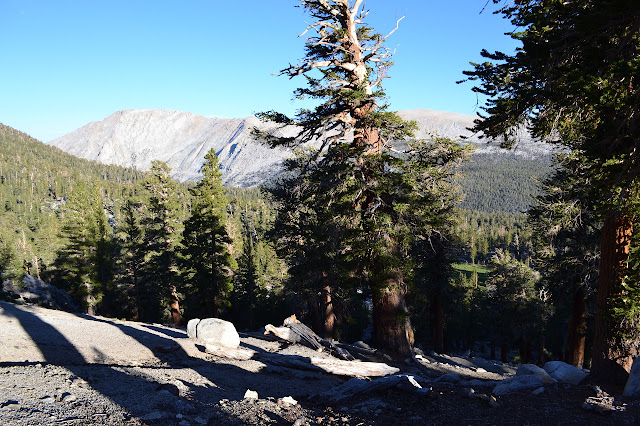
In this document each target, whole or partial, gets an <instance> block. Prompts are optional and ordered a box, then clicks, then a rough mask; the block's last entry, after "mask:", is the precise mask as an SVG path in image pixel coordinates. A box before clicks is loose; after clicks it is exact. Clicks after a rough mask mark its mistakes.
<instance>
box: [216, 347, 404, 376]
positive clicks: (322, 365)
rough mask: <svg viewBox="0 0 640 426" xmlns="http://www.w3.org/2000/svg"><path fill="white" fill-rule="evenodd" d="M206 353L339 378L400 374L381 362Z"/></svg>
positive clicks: (225, 351) (246, 352)
mask: <svg viewBox="0 0 640 426" xmlns="http://www.w3.org/2000/svg"><path fill="white" fill-rule="evenodd" d="M205 348H206V349H205V351H206V352H207V353H209V354H212V355H215V356H219V357H221V358H227V359H234V360H240V361H248V360H250V359H254V360H259V361H263V362H265V363H268V364H272V365H276V366H280V367H287V368H293V369H298V370H308V371H317V372H323V373H329V374H335V375H338V376H350V377H381V376H387V375H389V374H395V373H398V372H399V371H400V370H399V369H397V368H395V367H391V366H389V365H387V364H383V363H379V362H359V361H343V360H338V359H324V358H309V357H303V356H298V355H282V354H276V353H271V352H257V351H254V350H251V349H244V348H235V349H233V348H226V347H222V346H215V345H209V344H208V345H206V346H205Z"/></svg>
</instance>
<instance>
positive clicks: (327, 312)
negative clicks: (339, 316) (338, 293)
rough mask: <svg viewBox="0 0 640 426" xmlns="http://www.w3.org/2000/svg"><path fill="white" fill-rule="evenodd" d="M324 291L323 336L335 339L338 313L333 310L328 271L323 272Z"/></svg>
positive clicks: (322, 301) (322, 298) (322, 293)
mask: <svg viewBox="0 0 640 426" xmlns="http://www.w3.org/2000/svg"><path fill="white" fill-rule="evenodd" d="M322 281H323V285H322V291H321V304H322V305H321V306H322V319H323V324H322V325H323V326H322V337H323V338H324V339H327V340H333V331H334V326H335V322H336V315H335V312H334V310H333V300H332V298H331V290H332V289H331V284H330V283H329V275H328V274H327V273H326V272H323V273H322Z"/></svg>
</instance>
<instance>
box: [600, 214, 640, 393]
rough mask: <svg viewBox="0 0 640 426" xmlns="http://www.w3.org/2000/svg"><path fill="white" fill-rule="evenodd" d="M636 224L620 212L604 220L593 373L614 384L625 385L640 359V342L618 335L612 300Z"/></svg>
mask: <svg viewBox="0 0 640 426" xmlns="http://www.w3.org/2000/svg"><path fill="white" fill-rule="evenodd" d="M632 234H633V222H632V220H631V218H630V217H628V216H626V215H624V214H622V213H621V212H617V211H614V212H610V213H609V214H607V216H606V217H605V220H604V225H603V228H602V242H601V246H600V253H601V254H600V274H599V276H598V294H597V298H596V302H597V310H596V320H595V336H594V343H593V361H592V366H591V373H592V374H593V375H594V376H596V377H599V378H603V379H606V380H608V381H611V382H614V383H620V384H624V383H625V382H626V380H627V378H628V376H629V371H630V370H631V364H632V363H633V358H634V357H635V356H637V355H638V342H637V341H635V342H634V341H629V340H628V339H625V338H624V337H622V336H621V335H620V333H619V331H620V324H617V323H615V322H614V321H612V318H611V312H610V308H611V303H610V302H611V298H612V297H615V296H617V295H619V294H620V291H621V289H620V284H621V282H622V279H623V277H624V274H625V270H626V263H625V262H626V260H627V258H628V257H629V246H630V244H631V237H632Z"/></svg>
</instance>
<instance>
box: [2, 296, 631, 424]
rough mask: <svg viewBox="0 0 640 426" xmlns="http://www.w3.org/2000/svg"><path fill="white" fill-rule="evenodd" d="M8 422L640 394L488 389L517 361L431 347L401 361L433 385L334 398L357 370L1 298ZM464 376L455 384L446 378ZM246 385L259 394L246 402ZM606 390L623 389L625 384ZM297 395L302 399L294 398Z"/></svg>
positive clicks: (250, 414) (618, 414)
mask: <svg viewBox="0 0 640 426" xmlns="http://www.w3.org/2000/svg"><path fill="white" fill-rule="evenodd" d="M0 336H1V337H0V424H3V425H36V424H37V425H39V424H55V425H87V424H96V425H99V424H112V425H120V424H129V425H143V424H149V425H155V424H158V425H160V424H162V425H172V424H175V425H180V426H188V425H198V424H202V425H207V424H208V425H236V424H255V425H258V424H260V425H262V424H264V425H267V424H278V425H280V424H282V425H284V424H295V425H297V426H300V425H305V424H330V425H337V424H353V425H358V424H365V425H366V424H378V425H388V424H416V425H423V424H585V423H587V424H616V425H617V424H634V423H637V422H639V421H640V402H639V401H637V400H632V399H623V398H620V397H616V404H617V407H618V408H619V410H616V411H615V412H613V413H612V414H609V415H602V414H598V413H595V412H592V411H586V410H584V409H583V408H582V403H583V402H584V400H585V398H587V397H589V396H594V394H593V391H592V389H591V388H590V387H589V385H590V383H589V382H588V383H584V384H581V385H580V386H575V387H569V386H565V385H560V384H553V385H548V386H546V387H545V389H544V392H543V393H542V394H540V395H533V394H532V393H531V390H525V391H518V392H514V393H512V394H509V395H505V396H502V397H499V398H498V399H497V404H494V406H493V407H492V406H490V405H489V404H488V403H487V401H485V400H483V399H480V398H476V397H470V396H469V393H470V389H471V388H473V389H474V391H475V393H476V395H477V394H482V393H484V394H486V395H488V394H490V393H491V390H492V388H493V386H494V385H495V383H496V382H497V381H499V380H502V379H504V378H506V377H510V376H511V375H512V374H513V372H514V371H515V368H514V367H513V366H509V365H502V364H500V363H497V362H491V361H486V360H482V359H473V358H466V357H454V356H446V355H440V356H435V355H433V354H432V355H430V356H429V355H425V356H424V365H423V366H422V367H418V366H417V365H415V364H402V365H396V366H397V367H399V368H401V370H402V372H403V373H406V374H411V375H414V377H416V380H417V381H418V382H419V383H420V384H421V385H422V386H423V387H424V388H426V389H429V388H430V389H431V390H430V391H429V392H425V393H422V394H417V393H415V392H407V391H404V390H402V389H398V388H392V389H383V390H380V391H376V392H371V393H367V394H364V395H357V396H354V397H351V398H346V399H344V400H341V401H339V402H337V403H334V404H329V403H327V402H326V401H325V400H323V399H322V398H320V397H318V396H317V395H319V394H321V393H323V392H331V391H332V389H335V388H336V387H338V386H340V385H341V384H343V383H345V382H346V381H347V380H348V379H349V378H347V377H339V376H334V375H331V374H326V373H319V372H314V371H303V370H297V369H291V368H285V367H279V366H275V365H269V364H268V363H265V362H261V361H259V360H248V361H233V360H228V359H225V358H219V357H215V356H213V355H210V354H207V353H205V352H204V348H203V347H202V346H201V345H200V344H199V343H198V342H197V341H194V340H191V339H189V338H188V337H187V336H186V333H185V332H184V330H180V329H174V328H169V327H165V326H162V325H158V324H143V323H135V322H128V321H117V320H112V319H108V318H102V317H92V316H87V315H74V314H70V313H66V312H61V311H54V310H47V309H42V308H38V307H34V306H19V305H14V304H10V303H5V302H0ZM241 346H242V347H245V348H249V349H253V350H257V351H264V352H272V353H278V354H282V355H283V356H284V355H298V356H302V357H312V356H313V357H318V356H323V357H327V358H329V357H330V355H328V354H319V353H317V352H315V351H312V350H311V349H308V348H305V347H303V346H300V345H288V344H286V343H284V342H280V341H278V340H275V339H271V338H267V337H263V336H262V335H261V334H259V333H255V334H253V333H251V334H241ZM447 373H455V374H456V375H458V376H459V377H460V378H461V381H459V382H456V383H447V382H446V381H441V380H439V379H438V378H439V377H441V376H442V375H443V374H447ZM247 390H253V391H256V392H257V394H258V399H247V398H245V392H246V391H247ZM605 390H606V391H608V392H609V393H611V394H612V395H619V394H620V393H621V389H618V388H612V387H608V388H605ZM284 397H292V398H293V399H294V400H295V401H296V402H297V403H293V404H291V403H287V402H286V400H283V398H284Z"/></svg>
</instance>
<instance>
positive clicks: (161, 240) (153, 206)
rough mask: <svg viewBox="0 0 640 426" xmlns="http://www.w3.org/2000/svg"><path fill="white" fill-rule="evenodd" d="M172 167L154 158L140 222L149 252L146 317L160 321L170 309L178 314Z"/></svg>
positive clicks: (176, 214) (177, 221) (178, 223)
mask: <svg viewBox="0 0 640 426" xmlns="http://www.w3.org/2000/svg"><path fill="white" fill-rule="evenodd" d="M170 172H171V169H170V168H169V166H168V165H167V164H166V163H164V162H162V161H153V162H152V163H151V170H150V171H149V175H148V178H147V180H146V181H145V183H144V186H145V188H146V191H147V197H148V198H147V200H146V201H145V203H144V208H143V210H142V219H141V221H140V224H141V226H142V227H143V228H144V239H143V241H144V245H145V248H146V255H145V259H144V262H143V274H142V275H143V281H142V282H141V285H140V287H141V288H142V289H143V290H142V291H143V294H144V296H143V299H144V301H145V303H146V304H147V305H146V306H145V307H144V309H143V313H144V316H143V317H142V318H141V319H142V320H143V321H160V320H162V319H163V318H166V317H167V316H169V315H165V314H164V311H165V309H163V307H166V310H168V311H169V313H170V315H171V320H172V321H173V322H174V323H177V322H179V315H178V316H175V315H173V314H175V312H172V310H174V309H175V307H174V304H175V301H174V299H175V285H176V279H177V277H178V272H179V271H178V260H177V259H178V251H177V250H178V247H179V239H180V231H181V226H182V225H181V221H180V218H179V204H178V194H177V188H176V183H175V182H174V181H173V180H172V179H171V176H170ZM178 313H179V309H178Z"/></svg>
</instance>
